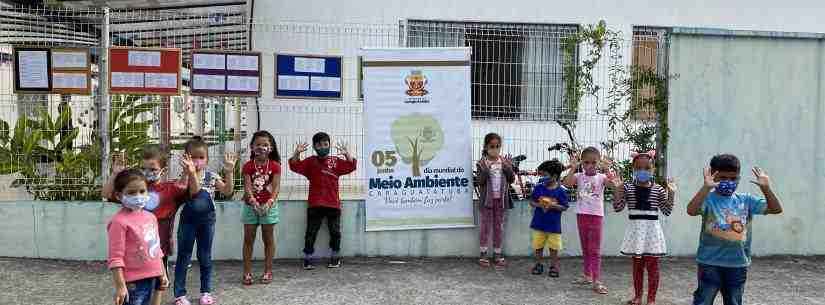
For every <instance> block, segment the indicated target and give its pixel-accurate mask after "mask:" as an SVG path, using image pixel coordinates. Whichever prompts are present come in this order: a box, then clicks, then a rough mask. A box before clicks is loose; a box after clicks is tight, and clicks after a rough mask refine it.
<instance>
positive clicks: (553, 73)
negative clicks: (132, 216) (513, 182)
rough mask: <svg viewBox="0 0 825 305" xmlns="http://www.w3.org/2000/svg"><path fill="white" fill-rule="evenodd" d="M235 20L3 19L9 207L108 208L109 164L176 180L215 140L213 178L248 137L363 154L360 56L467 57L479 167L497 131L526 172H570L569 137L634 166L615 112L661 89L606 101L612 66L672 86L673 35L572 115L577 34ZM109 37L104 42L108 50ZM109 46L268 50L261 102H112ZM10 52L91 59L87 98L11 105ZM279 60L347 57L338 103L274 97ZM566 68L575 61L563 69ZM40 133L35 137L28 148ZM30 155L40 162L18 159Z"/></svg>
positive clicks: (288, 194) (608, 61) (643, 122)
mask: <svg viewBox="0 0 825 305" xmlns="http://www.w3.org/2000/svg"><path fill="white" fill-rule="evenodd" d="M239 10H242V8H241V9H239V8H232V9H225V10H222V11H215V10H211V11H206V10H202V11H197V12H191V11H187V12H181V11H167V10H151V11H147V10H103V9H88V10H80V9H54V8H28V7H3V8H0V21H2V23H3V25H2V26H0V31H1V32H0V54H2V55H3V57H2V58H0V119H2V121H3V122H5V123H6V124H2V123H0V151H2V154H0V170H1V171H0V187H2V188H0V199H4V200H20V199H26V198H32V197H34V198H36V199H44V200H58V199H65V200H96V199H100V198H99V195H98V194H99V187H100V184H101V183H102V182H103V179H105V177H107V175H108V173H106V172H107V168H108V166H106V165H107V164H108V163H109V161H110V159H111V158H110V156H111V154H112V153H113V152H117V151H125V152H126V153H127V156H128V159H129V162H130V164H131V165H138V164H139V161H140V156H139V150H140V149H141V148H142V147H143V145H147V144H158V145H161V146H162V147H165V148H167V149H168V150H169V151H170V153H171V155H172V158H171V159H170V164H169V165H170V178H174V177H176V175H178V174H179V173H180V170H179V167H178V165H177V157H176V156H178V155H179V154H180V149H181V145H182V143H184V142H185V141H186V140H187V139H188V138H190V137H191V136H192V135H202V136H204V137H205V138H206V139H207V140H208V142H209V144H210V159H211V161H212V162H211V164H213V165H215V169H217V168H219V165H220V160H221V156H222V155H223V153H224V152H236V153H238V154H239V155H240V156H241V162H243V161H246V160H247V159H248V149H247V147H248V144H249V143H248V142H249V138H248V135H249V134H251V132H254V131H256V130H259V129H261V130H268V131H270V132H271V133H272V134H273V135H274V136H275V138H276V142H277V145H278V148H279V151H280V153H281V156H282V158H283V159H284V160H286V159H287V158H289V156H290V155H291V152H292V150H293V149H294V145H295V144H296V143H299V142H307V141H310V138H311V136H312V134H314V133H315V132H317V131H326V132H328V133H330V134H331V135H332V137H333V141H335V142H345V143H347V144H348V145H349V146H350V150H352V151H354V152H355V153H357V154H358V153H360V152H362V148H363V147H365V146H364V140H365V139H364V126H363V120H362V117H363V107H364V101H363V94H362V88H361V83H362V82H361V73H360V72H361V70H360V57H359V50H360V49H361V48H371V47H375V48H379V47H435V46H439V47H455V46H469V47H471V48H472V50H473V57H472V60H471V64H472V69H473V75H472V87H473V90H472V107H473V109H472V114H473V124H472V125H473V130H472V134H473V138H474V145H473V146H474V147H473V151H474V156H472V157H473V158H477V156H479V155H480V150H481V141H482V139H483V137H484V135H485V134H486V133H488V132H497V133H499V134H501V135H502V137H503V138H504V150H505V151H507V152H510V153H512V154H514V155H518V154H524V155H526V156H527V158H528V159H527V161H525V162H524V163H523V168H534V167H535V166H537V165H538V164H539V163H540V162H542V161H544V160H547V159H549V158H560V159H565V158H566V156H565V154H564V153H563V152H561V151H550V150H548V148H549V147H551V146H553V145H554V144H557V143H566V142H570V141H571V133H572V134H574V135H575V141H576V142H577V143H578V144H579V145H581V146H596V147H599V148H603V147H607V148H612V149H608V153H607V154H608V155H609V156H611V157H612V158H614V159H616V160H623V159H627V156H628V151H629V149H630V147H631V146H632V145H631V144H630V143H629V142H628V141H619V142H621V143H620V144H618V145H612V146H611V145H607V146H605V145H603V144H609V143H611V140H612V141H616V140H620V139H622V138H623V136H624V134H623V132H624V131H622V130H621V129H620V128H619V129H611V128H610V126H612V125H611V124H612V123H611V117H610V116H609V115H607V113H606V111H607V109H608V105H609V104H610V101H612V100H623V101H624V102H623V103H621V106H620V108H622V109H628V107H631V106H633V103H634V101H635V100H637V99H638V97H648V98H649V97H651V96H654V95H656V92H655V91H656V90H658V89H657V88H654V86H651V85H650V84H647V83H635V82H630V83H627V84H625V87H626V88H623V89H621V90H622V91H627V92H630V94H629V95H628V94H625V95H623V96H620V97H617V95H616V94H615V92H612V91H611V90H610V87H611V84H614V83H615V81H614V82H611V78H615V77H616V73H615V70H616V69H617V67H622V68H623V69H624V72H623V73H624V74H625V75H628V74H630V72H629V71H631V70H632V69H631V67H633V66H635V67H639V66H642V67H645V68H647V69H649V70H651V71H654V72H655V73H656V74H658V75H662V76H666V75H667V71H666V67H667V58H666V54H667V31H666V30H664V29H653V28H638V29H636V30H634V33H633V34H632V35H631V34H630V33H627V35H626V36H625V37H624V38H623V39H622V40H621V41H618V42H615V43H616V44H618V46H617V47H616V48H615V50H617V51H616V52H614V53H612V54H613V55H614V56H613V57H608V56H604V57H603V58H602V60H600V61H599V62H598V63H597V64H596V66H595V68H594V69H593V71H592V78H593V80H594V83H596V84H598V86H600V87H601V89H600V90H597V91H596V92H594V94H593V95H586V96H584V97H583V98H582V99H581V101H580V102H578V103H576V104H570V103H569V99H568V98H566V97H567V95H568V94H569V92H570V91H569V90H570V88H571V85H573V87H575V85H576V84H574V83H578V80H577V79H575V78H569V77H568V76H569V75H568V76H566V74H565V73H566V72H565V71H570V69H568V68H571V66H572V68H573V69H574V70H573V71H575V69H578V68H579V66H580V64H581V62H582V61H583V60H585V59H586V58H587V56H588V52H589V50H588V49H587V48H585V47H583V46H578V47H576V48H574V49H573V50H574V53H573V54H567V53H565V49H564V41H565V38H566V37H570V36H571V35H575V33H577V32H578V31H580V29H581V28H580V27H579V26H576V25H548V24H506V23H479V22H445V21H428V20H407V21H403V22H400V23H399V24H322V23H301V22H283V21H270V20H262V19H257V20H251V19H249V18H247V17H246V16H245V15H244V14H243V13H240V12H239ZM107 21H108V22H107ZM107 32H108V33H109V34H108V36H107V38H108V39H101V38H102V35H104V34H103V33H107ZM106 40H108V42H109V44H108V46H140V47H178V48H182V49H183V50H184V52H183V53H184V68H188V67H189V65H190V63H189V60H188V54H189V53H188V52H189V51H190V50H192V49H198V48H210V49H230V50H254V51H259V52H261V53H262V54H263V57H262V58H263V62H262V68H263V71H262V76H263V78H262V79H261V82H262V96H261V97H260V98H229V97H217V98H212V97H193V96H190V95H189V93H188V88H187V86H188V78H187V76H186V75H185V74H186V73H184V77H183V79H184V84H183V85H184V86H183V90H182V91H183V94H182V95H181V96H171V97H161V96H127V95H112V96H109V97H107V96H106V95H105V94H99V93H100V92H103V91H101V90H99V88H98V86H99V84H98V80H99V77H98V75H97V71H99V69H98V63H100V55H101V54H104V53H105V50H106V46H105V45H103V44H105V43H106ZM13 45H27V46H32V45H34V46H48V47H66V46H82V47H89V48H90V49H91V53H92V58H93V59H92V64H93V76H92V79H93V85H94V88H93V90H92V91H93V94H92V96H75V95H23V94H14V92H13V91H12V78H13V67H12V63H11V57H10V56H7V54H11V49H12V46H13ZM606 48H607V47H606ZM567 52H569V51H567ZM275 53H288V54H308V55H311V54H314V55H335V56H341V57H342V58H343V71H344V72H343V75H342V78H343V84H342V96H343V97H342V98H341V99H338V100H313V99H283V98H277V97H275V96H274V91H275V90H274V78H275V77H276V76H275V72H274V63H273V62H274V54H275ZM569 55H572V56H573V57H572V60H569V58H566V57H565V56H569ZM665 78H666V77H665ZM571 82H574V83H571ZM645 109H646V110H645V111H644V112H643V113H641V114H640V115H639V116H637V117H636V119H635V121H634V123H632V124H630V125H632V126H637V127H639V126H641V127H644V126H651V124H652V123H651V122H655V121H651V119H652V118H655V111H653V110H652V108H649V107H648V108H645ZM61 114H62V116H61ZM614 119H615V118H614ZM99 122H104V123H105V124H104V125H109V126H108V128H107V127H106V126H101V124H100V123H99ZM106 123H107V124H106ZM563 123H567V124H570V123H573V125H575V128H568V129H565V128H562V127H561V126H562V124H563ZM6 126H7V127H6ZM653 126H654V127H655V124H653ZM34 132H37V133H39V134H40V135H39V137H40V138H33V137H30V135H31V134H32V133H34ZM18 133H19V137H18ZM66 139H69V140H66ZM27 140H28V142H26V141H27ZM32 141H34V142H32ZM66 141H68V142H70V143H69V144H70V145H69V146H68V147H67V146H66V145H61V144H60V143H61V142H63V143H64V144H65V142H66ZM30 142H31V143H30ZM26 145H31V146H33V147H34V149H30V150H21V149H23V148H26ZM468 157H471V156H468ZM284 163H285V161H284ZM284 168H286V167H284ZM361 168H363V166H362V167H361ZM237 179H238V180H236V186H237V188H238V189H241V184H242V182H241V180H240V177H239V176H237ZM364 179H365V172H364V171H363V170H362V169H359V170H358V171H356V173H354V174H352V175H350V176H347V177H344V178H343V179H342V191H343V193H342V196H343V197H344V198H362V196H363V185H364ZM305 192H306V180H305V179H303V178H302V177H299V176H297V175H296V174H294V173H291V172H289V171H288V170H285V171H284V175H283V176H282V198H292V199H300V198H305V197H304V196H305Z"/></svg>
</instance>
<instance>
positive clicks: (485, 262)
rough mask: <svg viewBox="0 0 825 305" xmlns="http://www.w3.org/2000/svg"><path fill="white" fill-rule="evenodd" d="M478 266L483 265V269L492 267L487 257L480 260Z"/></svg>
mask: <svg viewBox="0 0 825 305" xmlns="http://www.w3.org/2000/svg"><path fill="white" fill-rule="evenodd" d="M478 264H479V265H481V267H490V260H489V259H488V258H486V257H482V258H479V259H478Z"/></svg>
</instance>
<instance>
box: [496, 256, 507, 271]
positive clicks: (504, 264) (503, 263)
mask: <svg viewBox="0 0 825 305" xmlns="http://www.w3.org/2000/svg"><path fill="white" fill-rule="evenodd" d="M504 267H507V261H506V260H504V258H503V257H498V258H496V268H497V269H503V268H504Z"/></svg>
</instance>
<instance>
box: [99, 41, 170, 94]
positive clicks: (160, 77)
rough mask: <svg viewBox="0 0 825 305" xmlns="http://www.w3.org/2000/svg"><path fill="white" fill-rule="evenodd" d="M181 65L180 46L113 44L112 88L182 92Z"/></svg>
mask: <svg viewBox="0 0 825 305" xmlns="http://www.w3.org/2000/svg"><path fill="white" fill-rule="evenodd" d="M180 67H181V50H180V49H177V48H175V49H169V48H166V49H161V48H110V49H109V92H110V93H113V94H145V95H179V94H180V87H181V75H180Z"/></svg>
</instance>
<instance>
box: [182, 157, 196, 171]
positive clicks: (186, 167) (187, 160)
mask: <svg viewBox="0 0 825 305" xmlns="http://www.w3.org/2000/svg"><path fill="white" fill-rule="evenodd" d="M180 167H182V168H183V171H184V172H186V173H189V174H192V173H196V172H197V171H198V168H197V167H196V166H195V162H194V161H192V156H190V155H189V154H183V155H182V156H181V158H180Z"/></svg>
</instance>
